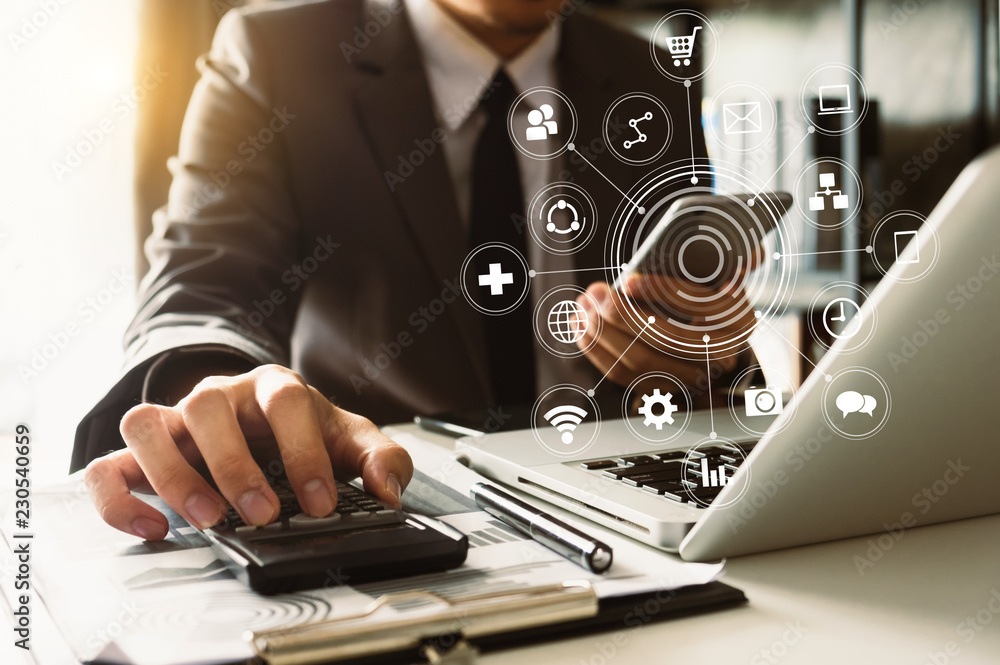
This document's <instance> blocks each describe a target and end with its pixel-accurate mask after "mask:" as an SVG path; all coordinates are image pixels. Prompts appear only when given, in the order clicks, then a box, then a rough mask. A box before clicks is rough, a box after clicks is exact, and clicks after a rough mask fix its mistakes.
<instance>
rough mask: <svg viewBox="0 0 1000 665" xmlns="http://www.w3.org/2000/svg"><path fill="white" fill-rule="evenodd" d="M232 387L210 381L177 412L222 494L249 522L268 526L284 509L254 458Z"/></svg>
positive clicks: (226, 381)
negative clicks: (238, 416) (241, 423)
mask: <svg viewBox="0 0 1000 665" xmlns="http://www.w3.org/2000/svg"><path fill="white" fill-rule="evenodd" d="M236 383H240V382H238V381H237V382H236ZM232 385H233V384H232V382H231V380H230V379H226V378H222V377H211V378H208V379H205V380H204V381H202V382H201V383H199V384H198V385H197V386H195V388H194V390H192V391H191V394H189V395H188V396H187V397H185V398H184V399H182V400H181V401H180V402H178V403H177V406H176V410H177V411H178V412H179V413H180V414H181V416H182V417H183V419H184V427H185V428H186V429H187V431H188V432H190V434H191V438H193V439H194V442H195V445H196V446H198V450H199V451H201V455H202V457H203V458H204V459H205V464H206V466H207V467H208V470H209V472H210V473H211V475H212V478H213V479H214V480H215V484H216V485H217V486H218V488H219V491H220V492H222V495H223V496H224V497H226V499H227V500H228V501H229V503H230V505H232V506H233V507H234V508H236V510H237V512H239V514H240V517H242V518H243V521H244V522H246V523H247V524H252V525H254V526H263V525H265V524H268V523H269V522H271V521H273V520H274V519H275V518H276V517H277V516H278V513H279V512H280V509H281V506H280V502H279V501H278V496H277V495H276V494H275V493H274V490H273V489H271V487H270V485H269V484H268V482H267V478H265V477H264V473H263V472H262V471H261V470H260V466H259V465H258V464H257V461H256V460H254V458H253V455H251V454H250V447H249V446H248V445H247V442H246V438H245V437H244V436H243V432H242V430H241V429H240V423H239V420H238V419H237V417H236V408H235V406H234V401H236V400H237V399H239V396H236V395H233V394H232V391H231V390H230V387H231V386H232Z"/></svg>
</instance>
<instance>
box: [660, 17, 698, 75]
mask: <svg viewBox="0 0 1000 665" xmlns="http://www.w3.org/2000/svg"><path fill="white" fill-rule="evenodd" d="M699 30H701V26H700V25H699V26H696V27H695V29H694V32H692V33H691V34H690V35H687V36H685V37H667V48H668V49H670V55H672V56H674V67H680V66H681V60H683V61H684V66H685V67H686V66H688V65H690V64H691V54H692V53H694V40H695V38H696V37H697V36H698V31H699Z"/></svg>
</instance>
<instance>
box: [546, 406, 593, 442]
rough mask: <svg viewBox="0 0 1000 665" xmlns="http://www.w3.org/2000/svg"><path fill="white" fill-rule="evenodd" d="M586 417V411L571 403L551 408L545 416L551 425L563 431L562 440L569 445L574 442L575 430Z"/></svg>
mask: <svg viewBox="0 0 1000 665" xmlns="http://www.w3.org/2000/svg"><path fill="white" fill-rule="evenodd" d="M586 417H587V412H586V411H584V410H583V409H581V408H580V407H578V406H572V405H569V404H567V405H565V406H557V407H555V408H552V409H549V411H547V412H546V413H545V415H544V416H543V418H545V420H546V421H548V423H549V424H550V425H552V426H553V427H555V428H556V429H557V430H559V431H560V432H562V442H563V443H565V444H567V445H569V444H571V443H573V432H575V431H576V428H577V427H579V425H580V423H582V422H583V419H584V418H586Z"/></svg>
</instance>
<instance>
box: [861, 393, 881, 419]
mask: <svg viewBox="0 0 1000 665" xmlns="http://www.w3.org/2000/svg"><path fill="white" fill-rule="evenodd" d="M877 406H878V402H877V401H875V398H874V397H872V396H871V395H865V405H864V406H862V407H861V413H867V414H868V415H869V416H871V417H872V418H874V417H875V414H874V413H872V411H874V410H875V407H877Z"/></svg>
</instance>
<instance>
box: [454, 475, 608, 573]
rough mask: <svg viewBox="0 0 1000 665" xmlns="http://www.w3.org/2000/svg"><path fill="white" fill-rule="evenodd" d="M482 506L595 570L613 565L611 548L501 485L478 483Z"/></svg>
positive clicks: (475, 490)
mask: <svg viewBox="0 0 1000 665" xmlns="http://www.w3.org/2000/svg"><path fill="white" fill-rule="evenodd" d="M469 494H470V495H472V498H473V499H474V500H475V502H476V505H477V506H479V508H480V509H482V510H485V511H486V512H488V513H489V514H490V515H493V516H494V517H496V518H497V519H499V520H500V521H501V522H503V523H504V524H506V525H508V526H510V527H513V528H515V529H517V530H518V531H520V532H521V533H523V534H525V535H526V536H530V537H531V538H532V540H535V541H537V542H539V543H541V544H542V545H545V546H546V547H548V548H549V549H550V550H552V551H553V552H556V553H557V554H559V555H560V556H564V557H566V558H567V559H569V560H570V561H572V562H573V563H578V564H580V565H581V566H583V567H584V568H586V569H587V570H589V571H591V572H593V573H603V572H604V571H606V570H607V569H608V568H610V567H611V559H612V557H613V553H612V552H611V548H610V547H608V546H607V545H605V544H604V543H602V542H601V541H599V540H594V539H593V538H591V537H590V536H588V535H587V534H585V533H583V532H582V531H580V530H579V529H575V528H573V527H571V526H570V525H569V524H566V523H565V522H563V521H562V520H558V519H556V518H555V517H552V516H551V515H547V514H546V513H544V512H542V511H541V510H538V509H537V508H535V507H534V506H531V505H529V504H527V503H525V502H524V501H521V500H520V499H518V498H517V497H516V496H514V495H513V494H511V493H509V492H505V491H504V490H502V489H500V488H499V487H496V486H493V485H487V484H486V483H476V484H475V485H473V486H472V489H471V490H469Z"/></svg>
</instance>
